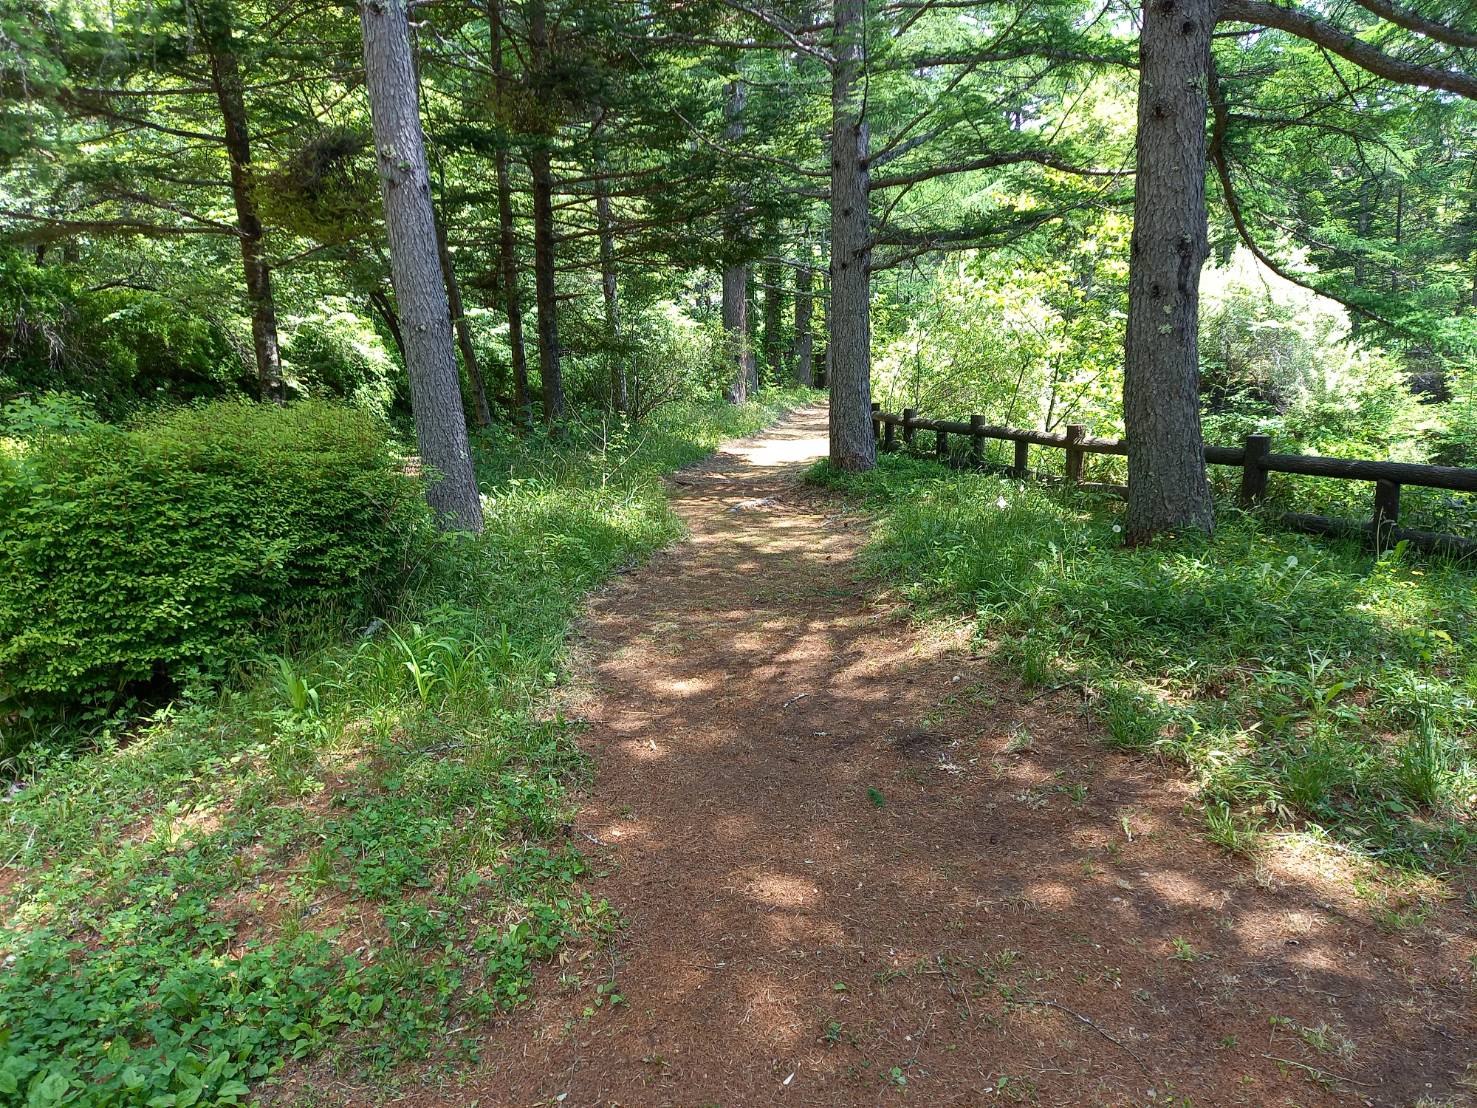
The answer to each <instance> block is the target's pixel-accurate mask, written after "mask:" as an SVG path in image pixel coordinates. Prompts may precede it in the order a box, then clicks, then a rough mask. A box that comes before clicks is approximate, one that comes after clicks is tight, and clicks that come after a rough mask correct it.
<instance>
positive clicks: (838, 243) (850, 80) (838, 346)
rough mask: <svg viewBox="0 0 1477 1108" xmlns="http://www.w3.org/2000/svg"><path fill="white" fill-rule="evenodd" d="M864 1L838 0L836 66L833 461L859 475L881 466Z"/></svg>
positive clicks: (831, 348)
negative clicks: (875, 407)
mask: <svg viewBox="0 0 1477 1108" xmlns="http://www.w3.org/2000/svg"><path fill="white" fill-rule="evenodd" d="M865 15H866V0H835V2H834V4H833V5H832V16H833V20H834V24H835V47H834V49H833V51H832V52H833V55H834V57H835V61H834V63H833V68H832V71H831V301H830V309H829V311H828V312H827V316H826V319H827V322H828V324H829V325H830V332H831V333H830V343H829V351H828V353H829V357H830V374H829V377H830V381H829V383H830V388H831V421H830V422H831V434H830V458H831V464H832V465H834V466H836V467H837V468H838V469H842V470H847V471H851V472H857V471H861V470H866V469H871V468H872V467H873V466H874V465H876V464H877V447H876V441H875V439H874V438H873V435H872V323H871V288H870V285H871V281H870V274H869V272H868V269H869V267H870V265H871V258H872V247H871V242H870V237H871V227H870V222H869V220H868V211H867V191H868V186H867V178H868V170H867V159H868V155H869V149H868V146H869V136H868V125H867V120H866V119H865V118H864V116H863V114H862V112H863V104H862V90H861V81H860V79H861V77H862V75H863V72H864V67H865V65H866V55H865V51H864V47H863V43H864V41H865V38H864V27H863V20H864V19H865Z"/></svg>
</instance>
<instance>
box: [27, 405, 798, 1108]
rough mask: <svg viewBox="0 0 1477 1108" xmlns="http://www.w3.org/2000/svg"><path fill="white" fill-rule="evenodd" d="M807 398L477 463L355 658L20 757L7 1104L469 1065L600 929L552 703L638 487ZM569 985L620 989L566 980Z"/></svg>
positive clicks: (573, 768) (242, 1087) (576, 434)
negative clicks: (284, 1073) (583, 605)
mask: <svg viewBox="0 0 1477 1108" xmlns="http://www.w3.org/2000/svg"><path fill="white" fill-rule="evenodd" d="M800 395H802V394H788V395H786V394H776V395H773V396H769V397H766V398H765V399H763V400H761V401H759V402H755V403H750V404H746V405H742V406H728V405H713V404H707V405H704V404H692V405H688V406H685V407H683V408H682V409H681V410H680V411H676V410H674V411H673V413H672V414H673V416H674V418H673V419H671V420H670V421H665V420H664V421H663V422H662V424H661V426H660V428H659V429H658V428H657V427H655V426H649V427H638V428H635V429H629V430H628V429H624V428H621V429H619V430H618V431H616V432H615V433H609V434H607V433H606V431H605V428H603V427H601V426H587V427H584V428H581V429H576V430H573V431H570V432H566V433H564V434H563V435H561V436H560V437H556V438H549V437H546V436H542V435H539V436H531V437H528V438H524V439H519V438H517V437H516V436H514V435H512V434H511V433H507V434H504V433H497V432H494V433H490V434H488V435H485V436H483V437H482V438H481V439H480V440H479V441H478V443H477V447H478V469H479V473H480V477H481V481H482V487H483V489H484V497H485V501H486V518H487V526H486V530H485V531H484V533H483V534H482V535H480V536H469V535H449V536H442V537H440V538H435V539H432V538H431V537H430V536H424V541H423V542H422V544H421V545H420V546H419V547H418V550H417V559H416V564H415V566H414V567H413V568H412V570H411V571H410V574H409V580H410V581H411V586H410V588H409V589H408V590H407V591H406V592H405V593H404V595H402V596H401V597H400V599H399V600H398V601H397V602H396V603H395V604H394V605H393V606H390V607H388V608H386V609H384V610H383V611H382V612H380V614H379V615H378V616H377V617H375V618H374V619H372V620H370V621H369V622H368V623H367V625H366V626H364V627H362V629H360V630H358V631H357V632H354V633H351V634H349V635H348V637H347V638H346V636H345V630H346V629H345V627H344V625H343V623H342V621H341V618H340V619H337V620H336V619H335V618H334V617H333V616H332V614H325V615H323V616H322V618H320V619H319V620H318V621H317V622H316V623H315V624H309V625H306V626H305V625H303V624H302V623H301V622H299V623H298V624H296V625H295V627H294V629H293V630H292V631H291V632H290V633H289V631H288V630H287V626H286V625H284V626H283V629H282V631H281V632H280V634H281V635H282V638H281V640H280V641H278V642H275V643H268V644H267V645H266V646H265V647H264V649H263V650H262V653H261V654H260V656H259V657H257V658H255V659H254V660H250V661H245V662H243V663H242V664H241V665H240V667H239V672H238V673H237V674H236V676H235V677H234V678H233V679H232V680H229V681H228V682H226V684H225V685H224V686H223V687H221V688H220V689H219V690H218V691H211V690H209V689H208V688H206V687H201V688H199V689H197V690H196V691H194V692H193V693H192V694H191V695H190V696H187V697H185V698H183V699H180V700H177V701H175V702H173V703H170V704H168V705H166V706H164V707H161V708H159V709H158V711H157V712H155V714H154V715H153V716H152V718H151V719H149V720H147V721H145V722H142V723H140V724H138V725H137V726H136V727H134V728H132V729H128V730H126V731H125V730H117V729H115V730H114V731H111V732H108V733H106V734H105V736H104V738H103V740H102V742H103V745H101V747H94V748H88V747H87V746H86V745H85V744H82V743H80V742H79V741H77V740H73V741H70V742H68V743H66V744H63V745H59V746H58V747H57V749H56V750H55V751H54V752H53V754H52V756H51V757H50V758H38V760H37V762H36V765H37V766H38V767H39V768H37V769H36V770H35V772H34V776H32V777H31V778H29V779H27V780H24V781H22V782H20V787H18V788H17V789H16V790H15V791H14V794H13V795H12V796H11V797H10V799H9V801H8V803H7V807H6V811H5V818H4V822H3V825H0V854H3V856H4V857H5V858H6V860H7V862H8V863H9V872H8V887H7V891H6V923H5V927H4V935H3V938H0V946H3V949H4V951H5V953H6V955H7V959H8V964H7V967H6V970H5V972H4V974H3V975H0V1026H3V1027H4V1028H5V1033H4V1036H3V1038H0V1103H4V1104H26V1105H37V1106H39V1105H52V1104H90V1105H135V1104H136V1105H158V1106H164V1105H172V1106H187V1105H194V1104H234V1103H245V1102H247V1100H248V1099H249V1097H250V1096H251V1095H254V1092H253V1091H254V1090H260V1089H261V1088H262V1085H261V1083H262V1082H263V1081H267V1082H268V1086H267V1087H268V1089H270V1079H271V1078H272V1076H273V1075H274V1074H275V1073H277V1072H278V1071H279V1069H280V1067H281V1065H282V1063H283V1061H284V1060H285V1059H289V1058H297V1059H305V1058H309V1057H312V1056H315V1055H320V1054H322V1055H324V1060H323V1061H322V1063H321V1064H323V1065H326V1066H329V1067H331V1068H343V1069H347V1070H351V1071H354V1072H359V1073H372V1074H384V1073H387V1072H388V1071H389V1070H390V1068H391V1067H392V1066H393V1065H394V1064H395V1063H396V1062H398V1061H400V1060H402V1059H405V1058H425V1057H427V1056H428V1055H433V1056H435V1057H436V1058H437V1059H438V1060H446V1061H454V1060H458V1059H460V1060H462V1061H465V1060H466V1059H467V1057H468V1056H469V1055H470V1054H472V1053H474V1052H475V1045H474V1044H475V1041H476V1034H475V1028H476V1027H477V1025H478V1023H479V1021H481V1020H483V1019H485V1018H486V1017H488V1016H490V1015H492V1014H494V1013H497V1012H500V1011H504V1010H506V1009H508V1008H511V1007H514V1006H516V1005H518V1004H519V1003H521V1002H522V1001H523V1000H524V999H525V998H526V997H527V996H528V993H529V989H530V984H531V981H532V973H533V967H534V965H535V964H536V963H537V962H538V961H540V960H546V959H548V958H550V957H551V956H552V955H554V954H555V953H556V952H557V951H559V950H560V949H563V948H566V947H567V945H568V944H569V943H570V942H571V941H572V940H573V939H574V938H575V937H576V936H581V937H583V938H585V939H587V940H590V941H591V942H595V943H598V941H599V940H600V938H601V937H602V936H604V935H606V934H608V933H609V931H610V930H611V929H612V928H613V927H615V926H616V924H617V919H616V917H615V915H614V913H613V912H612V911H611V910H610V908H608V907H607V906H606V905H604V904H603V903H599V902H594V901H591V900H590V899H588V898H587V897H584V896H582V895H580V894H579V893H578V892H576V891H575V890H574V889H573V888H572V883H573V881H574V880H575V878H577V877H578V876H579V875H580V874H581V873H582V872H583V869H584V865H585V863H584V861H583V859H582V858H581V856H580V854H579V853H578V851H576V850H574V849H573V848H572V847H571V846H570V845H569V844H568V841H567V840H566V839H565V838H564V837H563V835H562V834H561V832H562V829H563V827H564V825H565V820H566V817H567V814H568V811H569V807H570V793H569V790H570V788H571V787H572V786H573V785H575V784H576V783H578V782H579V781H580V780H581V779H583V777H584V776H585V775H586V774H587V773H588V767H587V766H586V764H585V762H584V760H583V759H582V758H581V756H580V754H579V752H578V750H577V748H576V746H575V742H574V739H575V731H574V728H573V727H572V726H571V725H570V724H569V722H568V721H566V720H564V719H562V718H560V717H558V715H557V714H551V712H550V711H549V710H548V690H549V689H550V687H551V686H555V685H557V684H558V683H559V681H560V680H561V674H562V669H561V656H562V646H563V642H564V638H565V635H566V633H567V630H568V627H569V621H570V619H571V617H572V616H573V614H574V612H575V609H576V605H577V603H578V601H579V599H580V597H581V596H582V595H583V594H584V593H585V592H586V591H587V590H588V589H589V588H591V587H592V586H593V585H595V584H597V583H598V582H599V581H601V580H602V579H604V578H605V577H607V576H608V575H609V574H611V573H612V572H615V571H616V570H618V569H619V568H621V567H622V566H624V565H627V564H630V563H632V562H634V561H636V560H638V559H640V558H641V557H643V556H644V555H645V554H647V553H649V552H650V551H651V550H653V549H654V548H656V547H658V546H660V545H662V544H663V543H665V542H667V541H669V540H670V539H671V538H672V537H673V536H674V535H675V534H676V532H677V529H678V527H677V522H676V520H675V517H674V516H673V515H672V514H671V512H670V510H669V509H668V507H667V504H666V500H665V496H664V494H663V492H662V489H661V486H660V483H659V480H658V478H659V475H660V474H662V473H664V472H666V471H668V470H671V469H673V468H675V467H677V466H680V465H682V464H684V463H686V462H689V461H692V460H694V459H695V458H698V457H700V456H702V455H703V454H704V453H705V452H707V451H708V450H710V449H711V448H712V447H713V446H714V445H715V444H716V443H717V442H718V441H720V440H721V439H723V438H726V437H730V436H732V435H736V434H741V433H744V432H747V431H750V430H753V429H755V428H757V427H758V426H760V425H762V424H763V423H764V422H766V421H768V420H769V419H770V418H772V417H773V416H774V415H775V414H776V413H777V412H778V411H779V410H780V408H781V407H782V406H783V405H784V404H785V403H787V402H792V401H793V400H794V399H795V398H797V397H798V396H800ZM567 979H568V981H569V983H570V987H571V988H581V989H583V988H587V989H588V991H589V994H590V997H591V998H594V999H592V1001H591V1003H592V1005H593V1004H594V1003H595V999H598V1001H599V1003H600V1004H609V1003H619V999H618V998H619V994H618V992H617V991H616V990H615V989H614V987H613V986H612V984H611V982H610V981H609V980H608V979H602V978H600V977H599V975H598V973H597V972H596V971H594V970H593V968H592V966H591V965H590V964H587V963H585V962H581V961H578V960H575V961H574V964H573V967H572V968H571V969H570V970H569V973H568V975H567Z"/></svg>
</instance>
